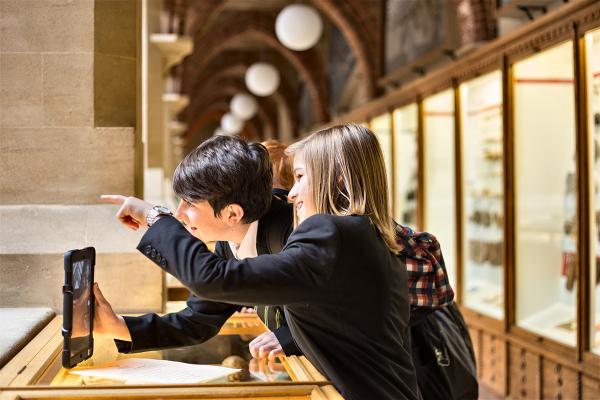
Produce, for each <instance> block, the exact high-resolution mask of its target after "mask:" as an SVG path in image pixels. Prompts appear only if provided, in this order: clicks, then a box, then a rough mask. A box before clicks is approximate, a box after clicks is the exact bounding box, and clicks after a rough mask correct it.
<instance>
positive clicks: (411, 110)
mask: <svg viewBox="0 0 600 400" xmlns="http://www.w3.org/2000/svg"><path fill="white" fill-rule="evenodd" d="M392 116H393V123H394V125H393V128H394V129H393V132H394V159H395V166H394V169H395V170H394V182H395V189H394V192H395V193H394V196H395V202H394V218H395V219H396V221H398V222H399V223H400V224H402V225H407V226H410V227H411V228H413V229H416V227H417V196H418V195H419V193H418V184H419V183H418V168H419V165H418V163H419V161H418V152H417V150H418V148H417V146H418V143H417V132H418V128H419V127H418V124H419V108H418V106H417V104H416V103H413V104H409V105H406V106H404V107H400V108H397V109H396V110H394V112H393V114H392Z"/></svg>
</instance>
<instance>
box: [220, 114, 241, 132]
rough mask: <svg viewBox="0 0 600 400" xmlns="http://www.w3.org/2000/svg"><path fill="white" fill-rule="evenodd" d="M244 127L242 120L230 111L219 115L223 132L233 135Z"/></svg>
mask: <svg viewBox="0 0 600 400" xmlns="http://www.w3.org/2000/svg"><path fill="white" fill-rule="evenodd" d="M243 127H244V122H243V121H241V120H239V119H237V118H236V117H234V116H233V115H232V114H231V113H227V114H225V115H223V117H221V129H223V131H224V132H225V133H228V134H230V135H235V134H237V133H240V131H241V130H242V128H243Z"/></svg>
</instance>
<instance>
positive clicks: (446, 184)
mask: <svg viewBox="0 0 600 400" xmlns="http://www.w3.org/2000/svg"><path fill="white" fill-rule="evenodd" d="M423 135H424V137H423V146H424V158H425V159H424V166H423V168H424V171H423V172H424V180H425V187H424V188H423V189H424V194H423V195H424V198H423V200H424V210H423V212H424V217H425V219H424V228H425V230H426V231H427V232H430V233H432V234H434V235H435V236H436V237H437V239H438V240H439V242H440V244H441V247H442V252H443V254H444V260H445V262H446V271H447V272H448V277H449V278H450V284H451V285H452V287H453V288H456V280H457V279H456V184H455V161H454V160H455V151H454V144H455V143H454V142H455V141H454V92H453V90H452V89H448V90H445V91H443V92H441V93H438V94H436V95H433V96H430V97H428V98H426V99H424V100H423Z"/></svg>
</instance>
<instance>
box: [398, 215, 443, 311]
mask: <svg viewBox="0 0 600 400" xmlns="http://www.w3.org/2000/svg"><path fill="white" fill-rule="evenodd" d="M396 241H397V243H398V244H399V245H400V247H401V250H400V254H399V256H398V257H399V258H400V260H401V261H402V262H403V263H404V264H405V265H406V269H407V271H408V299H409V301H410V305H411V307H427V308H436V307H442V306H445V305H448V304H450V303H452V301H453V299H454V291H453V290H452V287H450V283H449V282H448V274H447V273H446V264H445V263H444V257H443V256H442V249H441V247H440V244H439V242H438V241H437V239H436V238H435V236H433V235H432V234H430V233H427V232H414V231H413V230H412V229H410V228H409V227H406V226H402V225H400V224H396Z"/></svg>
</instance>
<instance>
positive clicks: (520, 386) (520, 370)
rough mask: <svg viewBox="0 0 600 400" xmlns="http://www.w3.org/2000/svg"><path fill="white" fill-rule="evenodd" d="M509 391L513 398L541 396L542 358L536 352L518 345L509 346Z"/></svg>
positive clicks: (536, 397) (535, 397) (537, 397)
mask: <svg viewBox="0 0 600 400" xmlns="http://www.w3.org/2000/svg"><path fill="white" fill-rule="evenodd" d="M508 365H509V368H508V371H509V372H508V373H509V375H510V376H509V377H508V384H509V385H508V391H509V397H510V398H511V399H539V398H540V397H541V383H542V382H541V360H540V357H539V356H538V355H536V354H533V353H531V352H528V351H526V350H525V349H524V348H521V347H518V346H513V345H510V346H509V353H508Z"/></svg>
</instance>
